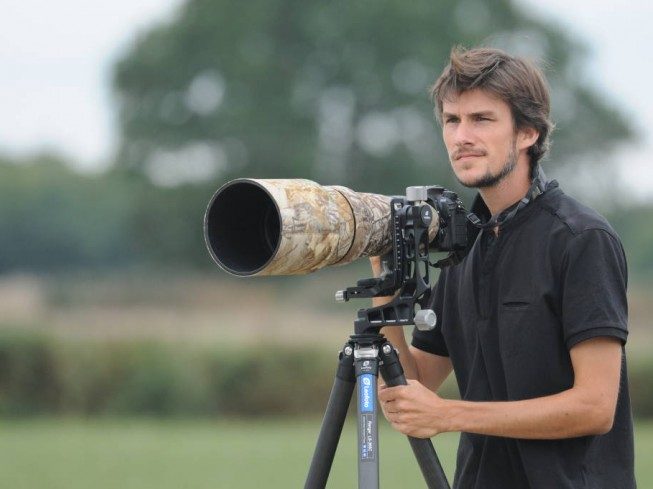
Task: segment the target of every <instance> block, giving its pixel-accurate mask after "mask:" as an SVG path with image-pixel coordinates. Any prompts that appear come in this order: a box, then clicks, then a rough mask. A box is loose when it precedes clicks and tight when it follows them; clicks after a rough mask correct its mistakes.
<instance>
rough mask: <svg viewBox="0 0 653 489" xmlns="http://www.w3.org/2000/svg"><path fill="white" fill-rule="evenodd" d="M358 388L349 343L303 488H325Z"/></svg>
mask: <svg viewBox="0 0 653 489" xmlns="http://www.w3.org/2000/svg"><path fill="white" fill-rule="evenodd" d="M355 386H356V376H355V374H354V349H353V345H351V344H350V343H347V344H346V345H345V347H344V348H343V350H342V351H341V352H340V361H339V363H338V370H337V372H336V377H335V380H334V382H333V387H332V388H331V394H330V395H329V402H328V404H327V408H326V411H325V413H324V419H323V420H322V427H321V428H320V435H319V436H318V439H317V444H316V446H315V452H313V459H312V460H311V467H310V469H309V471H308V476H307V477H306V483H305V484H304V489H324V488H325V487H326V483H327V479H328V478H329V472H330V471H331V465H332V464H333V457H334V456H335V454H336V448H338V441H339V440H340V434H341V433H342V427H343V425H344V423H345V418H346V417H347V409H348V408H349V403H350V402H351V398H352V395H353V392H354V387H355Z"/></svg>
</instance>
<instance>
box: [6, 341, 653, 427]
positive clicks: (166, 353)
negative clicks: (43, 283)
mask: <svg viewBox="0 0 653 489" xmlns="http://www.w3.org/2000/svg"><path fill="white" fill-rule="evenodd" d="M336 364H337V362H336V358H335V356H334V355H332V354H326V353H325V351H324V350H321V349H316V348H307V347H300V346H296V347H283V346H278V345H274V346H260V347H250V348H245V347H240V348H238V349H232V350H228V349H225V348H220V347H212V348H208V347H197V346H195V347H191V346H173V345H171V344H167V343H161V342H146V341H140V342H133V341H131V342H127V341H123V342H109V343H101V342H93V341H74V342H62V341H55V340H52V339H50V338H48V337H46V336H33V335H26V334H19V333H8V332H6V331H5V332H3V333H2V334H0V414H2V415H11V416H29V415H34V414H83V415H127V414H129V415H134V414H136V415H154V416H197V415H200V416H225V415H238V416H260V415H279V414H285V415H288V414H291V415H297V414H320V413H322V412H323V410H324V408H325V406H326V401H327V399H328V393H329V390H330V389H331V385H332V383H333V376H334V374H335V369H336ZM629 368H630V370H629V379H630V383H631V397H632V402H633V410H634V412H635V414H636V415H637V416H638V417H652V416H653V390H652V389H651V388H650V378H651V375H653V361H652V360H651V358H648V357H647V358H636V359H635V361H633V360H632V359H631V362H630V364H629ZM455 391H456V388H455V385H454V383H453V381H451V382H448V383H447V384H446V386H445V390H444V392H443V395H444V396H445V397H455V396H456V392H455Z"/></svg>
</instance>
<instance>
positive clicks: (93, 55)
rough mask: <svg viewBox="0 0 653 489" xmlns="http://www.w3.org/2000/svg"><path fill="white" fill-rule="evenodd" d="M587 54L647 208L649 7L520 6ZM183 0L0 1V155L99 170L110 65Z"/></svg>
mask: <svg viewBox="0 0 653 489" xmlns="http://www.w3.org/2000/svg"><path fill="white" fill-rule="evenodd" d="M516 3H517V4H518V5H520V6H522V7H523V8H524V9H526V10H532V11H533V12H535V13H536V14H537V16H539V17H544V18H546V19H548V20H550V21H552V22H555V23H558V24H560V25H561V26H563V27H564V28H565V30H566V31H567V32H569V33H570V34H572V36H573V37H575V38H577V39H578V40H580V41H581V42H583V43H584V44H585V45H586V46H587V47H588V48H589V56H588V62H587V66H586V70H585V71H584V72H583V73H579V76H580V77H582V79H583V80H586V82H587V83H590V84H592V85H594V86H595V88H596V89H597V90H599V91H600V93H603V94H605V96H606V97H607V98H608V99H609V100H610V101H611V102H612V103H614V104H615V105H616V106H617V107H619V108H620V109H621V110H622V112H624V113H625V114H626V115H627V117H628V119H629V120H630V121H631V123H632V125H633V126H634V127H635V130H636V132H637V134H638V136H639V139H640V142H638V143H636V144H635V143H629V144H628V145H625V146H624V147H622V148H618V149H617V150H616V151H615V154H614V155H613V157H614V159H615V161H617V163H618V166H619V169H620V175H621V177H622V179H623V181H624V182H625V184H626V185H627V187H628V188H629V191H630V192H629V195H630V197H631V198H632V199H635V200H641V201H647V202H653V164H651V161H650V157H651V155H652V154H653V135H652V134H650V131H648V128H650V127H653V90H652V89H651V87H650V80H651V79H653V61H652V60H651V56H650V53H649V52H650V47H651V46H652V45H653V29H651V27H650V25H649V24H650V19H651V18H653V2H650V1H649V0H631V1H626V2H622V3H621V4H619V5H618V8H617V5H616V4H615V3H614V2H613V1H610V2H608V1H607V0H573V1H569V0H547V2H541V1H539V0H518V1H517V2H516ZM180 4H181V0H113V1H112V2H104V3H98V2H88V1H87V0H59V1H58V2H44V1H43V0H5V1H3V5H2V7H3V8H2V15H1V16H0V68H1V71H0V107H2V109H3V115H4V117H0V152H2V153H8V154H10V155H17V156H20V155H24V154H30V153H33V152H36V151H40V150H43V149H52V150H55V151H57V152H59V153H61V154H63V155H64V156H68V157H70V158H71V159H72V160H74V161H76V162H77V164H78V166H79V168H80V169H81V170H88V171H94V170H99V169H102V168H104V167H105V166H106V165H107V164H108V162H109V161H110V159H111V157H112V152H113V150H114V148H115V145H116V125H115V122H114V120H113V117H114V113H113V110H112V102H111V94H110V72H111V66H112V65H113V63H114V62H115V60H116V59H118V58H119V57H120V55H121V54H122V53H123V52H124V51H125V49H126V47H127V46H128V45H129V43H130V41H131V40H133V39H134V36H136V35H137V33H138V32H140V31H142V30H143V29H144V28H145V27H147V26H148V25H150V24H153V23H157V22H160V21H162V20H165V19H166V18H169V17H170V16H171V15H172V13H173V12H174V10H175V9H176V8H177V6H178V5H180Z"/></svg>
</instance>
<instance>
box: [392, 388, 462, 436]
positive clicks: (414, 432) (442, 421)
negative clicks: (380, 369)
mask: <svg viewBox="0 0 653 489" xmlns="http://www.w3.org/2000/svg"><path fill="white" fill-rule="evenodd" d="M379 404H380V405H381V409H382V411H383V414H384V415H385V417H386V419H387V420H388V421H389V422H390V424H391V425H392V427H393V428H394V429H396V430H397V431H399V432H401V433H403V434H404V435H408V436H412V437H414V438H431V437H433V436H435V435H437V434H438V433H443V432H446V431H449V427H448V421H447V418H446V414H447V401H446V400H445V399H442V398H441V397H440V396H438V395H437V394H436V393H435V392H433V391H431V390H430V389H428V388H426V387H425V386H424V385H422V384H420V383H419V382H418V381H416V380H408V385H400V386H397V387H387V386H385V385H380V386H379Z"/></svg>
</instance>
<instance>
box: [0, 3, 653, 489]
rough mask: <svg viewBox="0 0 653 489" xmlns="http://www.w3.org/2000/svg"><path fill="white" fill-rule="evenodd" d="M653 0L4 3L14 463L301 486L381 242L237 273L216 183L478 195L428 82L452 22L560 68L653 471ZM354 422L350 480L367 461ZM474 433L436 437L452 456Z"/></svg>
mask: <svg viewBox="0 0 653 489" xmlns="http://www.w3.org/2000/svg"><path fill="white" fill-rule="evenodd" d="M652 5H653V4H651V3H650V2H645V1H644V0H633V1H631V2H628V7H624V8H623V9H622V10H615V7H614V3H613V2H610V3H608V2H607V1H604V0H591V1H590V0H578V1H576V2H568V1H563V0H549V1H548V2H546V4H544V3H542V2H535V0H514V1H507V0H492V1H481V0H463V1H453V0H437V1H435V0H429V1H427V0H416V1H411V2H404V1H400V0H374V1H372V0H359V1H357V2H351V1H340V0H335V1H331V2H305V1H298V0H266V1H262V0H249V1H247V2H235V1H230V0H156V1H155V0H129V1H127V0H115V1H113V2H109V3H108V4H102V5H100V4H93V3H91V4H89V3H88V2H84V1H82V0H61V1H59V2H55V3H44V2H41V1H37V0H22V1H20V2H18V1H17V0H6V1H5V2H3V9H2V15H1V16H0V41H2V42H0V66H2V72H1V74H0V101H1V105H0V107H2V109H3V110H2V116H1V117H0V430H1V431H0V432H1V433H2V436H0V473H2V474H3V476H2V477H3V480H4V481H6V485H7V486H8V487H13V488H15V489H17V488H38V487H49V488H64V487H65V488H67V489H74V488H86V487H91V486H93V487H98V488H105V487H106V488H109V487H112V488H113V487H122V488H131V487H134V488H136V487H138V488H146V487H157V488H179V487H193V488H202V487H207V488H208V487H212V488H215V487H219V488H233V487H238V488H241V487H243V488H244V487H259V486H261V484H266V485H267V486H268V487H280V488H281V487H283V488H286V487H296V486H299V485H300V484H301V483H302V481H303V477H304V476H305V473H306V470H307V468H308V463H309V460H310V456H311V453H312V449H313V443H314V441H315V439H316V437H317V433H318V429H319V423H320V415H321V413H322V412H323V410H324V408H325V406H326V400H327V396H328V391H329V388H330V386H331V382H332V379H333V372H334V368H335V363H336V354H337V352H338V350H339V349H340V347H341V346H342V344H343V343H344V342H345V341H346V339H347V337H348V334H350V333H351V332H352V330H353V323H352V321H353V317H354V315H355V311H356V310H357V309H358V308H359V307H365V305H366V304H362V303H348V304H336V303H334V301H333V293H334V291H335V290H337V289H340V288H342V287H345V286H348V285H353V284H354V283H355V281H356V280H357V279H358V278H364V277H367V276H369V273H370V272H369V268H368V265H367V263H366V262H365V260H361V261H360V263H355V264H352V265H350V266H347V267H343V268H331V269H326V270H323V271H320V272H317V273H316V274H313V275H310V276H305V277H272V278H263V279H253V280H242V279H235V278H233V277H230V276H227V275H226V274H225V273H222V272H220V271H219V270H217V269H216V267H215V266H214V265H213V264H212V263H211V262H210V260H209V257H208V254H207V252H206V251H205V248H204V243H203V236H202V227H201V226H202V218H203V212H204V208H205V205H206V204H207V202H208V200H209V198H210V196H211V195H212V193H213V192H214V190H215V189H217V187H218V186H220V185H221V184H222V183H224V182H225V181H227V180H229V179H232V178H235V177H258V178H271V177H284V178H310V179H313V180H316V181H318V182H320V183H322V184H340V185H346V186H349V187H351V188H353V189H355V190H358V191H368V192H375V193H385V194H398V193H403V190H404V188H405V187H406V186H407V185H420V184H423V185H425V184H441V185H444V186H447V187H449V188H452V189H454V190H456V191H459V192H460V193H461V195H463V198H464V200H465V202H466V203H467V204H468V205H469V203H470V199H471V197H472V194H471V193H470V192H469V191H466V190H464V189H462V188H460V186H459V185H458V184H457V183H456V182H455V181H454V180H453V179H452V176H451V172H450V169H449V164H448V160H447V157H446V153H445V152H444V148H443V145H442V142H441V138H440V135H439V129H438V127H437V124H436V123H435V121H434V118H433V116H432V106H431V104H430V102H429V100H428V97H427V89H428V87H429V85H430V84H431V83H432V82H433V81H434V80H435V78H436V77H437V75H438V74H439V73H440V72H441V70H442V68H443V67H444V65H445V63H446V59H447V55H448V52H449V51H450V49H451V47H452V46H453V45H454V44H462V45H463V46H467V47H471V46H475V45H478V44H484V45H490V46H496V47H500V48H503V49H505V50H507V51H509V52H511V53H513V54H519V55H525V56H528V57H531V58H533V59H535V60H537V61H538V62H540V63H541V64H542V65H543V66H544V68H545V72H546V75H547V77H548V79H549V82H550V84H551V88H552V94H553V118H554V120H555V122H556V124H557V127H556V131H555V133H554V136H553V141H554V144H553V150H552V152H551V155H550V158H549V159H548V160H547V161H546V162H545V163H544V168H545V171H546V172H547V173H548V175H549V176H550V177H553V178H557V179H558V180H559V181H560V182H561V185H562V187H563V188H564V189H565V190H566V191H567V193H569V194H572V195H574V196H576V197H578V198H580V199H582V200H584V201H585V202H587V203H589V204H590V205H592V206H594V207H596V208H598V209H599V210H600V211H601V212H602V213H603V214H604V215H606V217H607V218H608V219H609V220H610V222H611V223H612V225H613V226H614V227H615V229H616V230H617V232H618V233H619V234H620V236H621V237H622V239H623V242H624V246H625V248H626V252H627V255H628V260H629V269H630V283H629V301H630V328H631V335H630V339H629V343H628V346H627V351H628V355H629V362H630V363H629V374H630V381H631V385H632V387H631V395H632V398H633V406H634V411H635V415H636V418H637V426H636V429H637V457H638V458H637V460H638V465H637V475H638V480H639V483H640V485H641V486H642V487H649V486H652V485H653V468H652V467H650V464H649V466H645V465H644V463H642V459H643V458H644V457H645V456H646V455H645V454H648V453H650V451H651V450H653V387H651V386H652V385H653V383H652V382H651V381H650V379H651V377H652V376H653V358H652V356H651V353H650V352H651V348H652V347H653V330H652V329H651V325H650V321H649V318H650V317H651V315H652V313H653V227H652V226H651V223H652V222H653V168H652V167H651V165H650V161H649V159H650V154H651V153H652V152H653V137H651V134H650V132H649V130H648V128H649V127H651V125H653V91H651V90H650V88H649V86H648V81H649V80H650V79H651V76H652V75H653V67H652V65H651V61H650V60H649V59H648V58H645V57H643V56H642V54H641V53H642V51H643V50H645V49H646V47H647V46H649V45H650V44H651V42H652V41H653V34H651V31H650V28H649V26H648V19H650V18H651V16H652V15H653V6H652ZM445 390H446V393H447V395H450V396H455V395H456V389H455V386H454V385H453V384H452V383H449V384H448V385H447V386H446V387H445ZM381 428H382V440H381V454H382V468H381V470H382V480H383V481H384V483H385V484H391V483H396V484H402V485H403V486H406V485H407V484H408V485H411V484H413V486H414V487H420V482H419V481H420V476H419V471H418V469H417V466H416V464H415V463H414V462H413V461H412V455H411V453H410V450H409V448H408V444H407V443H406V442H405V440H404V439H403V437H401V436H400V435H398V434H396V433H393V432H391V431H390V430H389V429H388V428H387V426H386V425H382V427H381ZM354 432H355V427H354V425H353V424H349V425H348V426H347V427H346V428H345V435H344V436H345V438H344V439H343V441H342V442H341V446H340V449H339V452H338V455H337V459H336V463H335V466H334V471H333V475H332V482H331V487H353V486H354V485H355V481H356V475H355V467H356V461H355V454H354V451H355V450H354V441H353V434H354ZM456 442H457V437H456V436H455V435H444V436H441V437H438V438H437V439H436V446H437V447H438V448H439V450H440V454H441V457H442V459H443V460H444V464H445V466H446V469H447V471H448V473H449V474H450V475H451V474H452V473H453V463H454V460H455V446H456ZM254 467H256V470H253V468H254Z"/></svg>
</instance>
